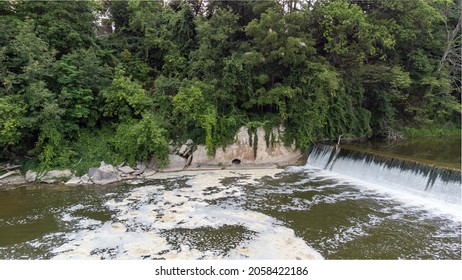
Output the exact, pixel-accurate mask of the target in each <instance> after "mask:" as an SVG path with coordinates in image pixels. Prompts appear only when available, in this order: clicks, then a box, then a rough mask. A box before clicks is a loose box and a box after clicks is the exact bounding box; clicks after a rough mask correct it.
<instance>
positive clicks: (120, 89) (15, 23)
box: [0, 0, 461, 167]
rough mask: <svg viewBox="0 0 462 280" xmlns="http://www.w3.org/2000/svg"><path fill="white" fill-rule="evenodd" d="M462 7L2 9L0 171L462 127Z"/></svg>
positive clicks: (432, 2)
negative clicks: (16, 162)
mask: <svg viewBox="0 0 462 280" xmlns="http://www.w3.org/2000/svg"><path fill="white" fill-rule="evenodd" d="M460 101H461V1H460V0H454V1H452V0H406V1H402V0H381V1H368V0H316V1H315V0H311V1H310V0H267V1H262V0H242V1H221V0H220V1H219V0H208V1H206V0H170V1H161V0H159V1H140V0H129V1H111V0H101V1H96V0H94V1H24V0H14V1H13V0H10V1H0V148H1V149H0V158H3V159H8V158H10V159H11V158H15V157H24V156H26V157H32V158H37V159H38V161H39V162H40V165H41V166H42V167H51V166H69V165H73V164H74V165H76V164H78V163H80V161H82V158H83V159H84V162H87V163H90V162H92V161H96V162H97V161H100V160H106V161H128V162H131V163H133V162H134V160H135V159H144V158H147V157H148V156H149V155H151V154H155V155H156V157H157V158H159V159H166V158H167V155H168V149H167V145H168V141H169V140H170V139H173V140H182V139H187V138H192V139H194V140H195V142H196V143H204V144H206V146H207V148H208V150H209V152H210V153H213V151H214V149H215V148H216V147H219V146H224V145H226V144H229V143H230V142H231V141H233V135H234V134H235V132H236V130H237V129H238V128H239V127H240V126H242V125H246V126H247V127H249V128H250V129H251V130H252V129H255V128H257V127H260V126H263V127H265V128H271V127H275V126H278V125H280V124H282V125H283V126H284V127H285V128H286V133H285V141H286V143H293V142H294V141H295V143H296V145H297V146H298V147H299V148H301V149H307V148H309V147H310V145H311V144H312V143H314V142H315V141H319V140H324V139H336V138H337V137H339V136H340V135H343V136H345V137H359V136H368V137H371V136H382V137H384V136H387V135H389V134H390V132H394V131H399V130H400V128H403V127H431V126H438V127H460V117H461V108H460Z"/></svg>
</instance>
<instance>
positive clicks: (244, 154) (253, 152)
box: [191, 127, 302, 168]
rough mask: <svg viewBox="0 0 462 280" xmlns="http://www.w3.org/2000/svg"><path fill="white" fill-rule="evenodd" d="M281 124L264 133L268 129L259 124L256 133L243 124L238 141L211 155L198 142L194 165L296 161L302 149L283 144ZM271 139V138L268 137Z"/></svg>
mask: <svg viewBox="0 0 462 280" xmlns="http://www.w3.org/2000/svg"><path fill="white" fill-rule="evenodd" d="M283 132H284V129H283V128H282V127H280V128H275V129H273V131H271V133H270V135H269V137H265V134H266V133H265V130H264V129H263V128H258V129H257V130H256V133H251V132H249V130H248V128H246V127H241V128H240V129H239V131H238V133H237V134H236V138H235V142H234V144H232V145H229V146H228V147H226V148H218V149H217V150H216V153H215V156H209V155H208V154H207V149H206V147H205V146H203V145H199V146H197V149H196V150H195V151H194V153H193V154H192V162H191V168H201V167H205V166H233V165H234V166H235V165H237V164H241V165H248V166H252V165H262V166H263V165H287V164H291V163H294V162H296V161H297V160H298V159H300V157H301V156H302V154H301V152H300V150H298V149H296V148H295V145H292V146H291V147H286V146H284V143H282V139H281V136H282V133H283ZM266 139H268V142H269V143H268V142H267V141H266Z"/></svg>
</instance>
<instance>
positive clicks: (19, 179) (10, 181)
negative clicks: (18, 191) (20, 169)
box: [0, 173, 26, 186]
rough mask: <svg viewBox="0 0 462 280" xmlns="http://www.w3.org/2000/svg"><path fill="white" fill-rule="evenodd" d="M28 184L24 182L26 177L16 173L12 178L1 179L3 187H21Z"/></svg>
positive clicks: (0, 182)
mask: <svg viewBox="0 0 462 280" xmlns="http://www.w3.org/2000/svg"><path fill="white" fill-rule="evenodd" d="M24 183H26V180H24V176H22V175H20V174H18V173H15V174H13V175H11V176H8V177H4V178H3V179H0V186H3V185H20V184H24Z"/></svg>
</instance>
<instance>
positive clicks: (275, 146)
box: [0, 127, 303, 186]
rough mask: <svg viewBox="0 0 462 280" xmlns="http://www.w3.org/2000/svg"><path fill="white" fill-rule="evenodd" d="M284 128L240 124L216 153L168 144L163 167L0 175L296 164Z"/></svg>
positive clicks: (102, 179) (33, 178) (66, 178)
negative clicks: (232, 137) (252, 129)
mask: <svg viewBox="0 0 462 280" xmlns="http://www.w3.org/2000/svg"><path fill="white" fill-rule="evenodd" d="M283 131H284V129H283V128H282V127H278V128H275V129H273V130H272V131H270V132H269V135H268V136H266V132H265V130H264V129H263V128H258V129H257V130H256V131H255V132H254V133H252V132H250V131H249V130H248V128H246V127H241V128H240V129H239V131H238V133H237V134H236V136H235V141H234V144H232V145H229V146H228V147H226V148H218V149H217V150H216V151H215V155H214V156H210V155H208V153H207V149H206V147H205V146H204V145H196V144H195V143H194V142H193V141H192V140H191V139H189V140H187V141H185V142H184V143H180V144H178V145H173V143H171V145H169V163H168V164H167V165H166V166H160V165H159V164H158V162H157V160H156V158H155V157H152V158H150V159H149V160H148V161H137V162H136V165H135V166H129V165H125V164H123V163H122V164H119V165H117V166H114V165H111V164H107V163H105V162H104V161H103V162H101V164H100V166H99V167H94V168H90V169H89V170H88V172H87V173H86V174H84V175H83V176H76V175H75V173H73V172H72V171H71V170H69V169H65V170H50V171H46V172H41V173H39V172H34V171H31V170H29V171H27V172H26V173H25V174H20V172H19V170H17V169H16V170H12V171H8V172H10V173H9V174H8V173H5V174H3V175H2V176H3V178H2V177H0V186H2V185H21V184H26V183H50V184H53V183H64V184H66V185H72V186H75V185H91V184H96V185H107V184H112V183H117V182H121V181H124V180H130V179H145V178H148V177H150V176H153V175H154V174H156V173H157V172H176V171H182V170H186V169H187V170H204V169H251V168H275V167H277V166H284V165H290V164H295V163H297V161H299V160H300V159H301V158H303V155H302V153H301V152H300V150H298V149H296V148H295V145H292V146H291V147H286V146H285V145H284V144H283V143H282V141H281V135H282V133H283Z"/></svg>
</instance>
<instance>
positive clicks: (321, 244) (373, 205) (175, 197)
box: [0, 138, 462, 259]
mask: <svg viewBox="0 0 462 280" xmlns="http://www.w3.org/2000/svg"><path fill="white" fill-rule="evenodd" d="M403 145H405V143H403ZM363 148H364V147H363ZM453 148H454V149H457V148H456V147H453ZM316 149H318V150H316ZM316 149H315V150H313V151H312V152H311V154H310V157H309V158H308V162H307V164H306V165H304V166H289V167H286V168H284V169H254V170H239V169H226V170H202V171H183V172H177V173H157V174H155V175H154V176H153V177H152V178H151V179H150V180H147V181H130V182H126V183H124V184H120V185H115V186H114V185H113V186H78V187H67V186H63V185H40V184H37V185H27V186H23V187H19V188H14V189H9V190H6V189H4V190H0V259H461V216H462V207H461V200H460V173H457V172H456V173H455V174H456V175H454V174H452V173H451V174H452V175H451V176H449V175H447V171H442V172H443V173H441V174H446V175H444V176H442V177H441V176H440V175H438V174H439V173H438V174H437V175H435V174H436V173H435V172H436V171H435V170H434V169H432V170H430V171H428V172H429V174H430V175H431V176H430V175H428V176H430V177H431V178H433V179H431V180H430V181H429V182H430V183H431V186H430V187H429V184H430V183H429V182H424V184H425V187H424V188H420V187H419V186H418V184H419V182H420V181H421V179H419V176H420V177H422V178H424V177H425V176H426V175H425V176H424V175H421V174H423V173H422V172H424V171H425V170H426V169H425V168H424V169H425V170H424V169H422V168H421V167H419V168H417V169H416V167H415V166H413V167H412V168H414V169H415V170H418V172H417V171H416V173H412V172H408V171H405V170H404V171H403V170H398V171H396V170H395V169H393V168H396V166H397V164H396V162H392V163H390V161H389V160H385V161H384V162H385V163H386V164H388V165H390V164H391V165H393V167H387V166H385V167H384V166H382V167H380V168H382V169H383V170H384V169H387V168H388V169H389V170H388V169H387V171H386V172H388V173H380V174H379V173H378V175H377V174H375V173H373V172H376V171H377V172H379V171H380V170H379V169H380V168H379V167H375V169H374V168H372V165H373V164H376V163H374V161H373V160H371V159H370V157H364V159H362V161H361V163H360V162H359V161H354V160H353V159H352V158H349V159H348V160H347V157H350V156H348V155H349V154H348V153H345V152H341V153H339V155H338V156H337V158H336V162H335V163H332V162H329V159H328V158H329V157H332V154H328V153H327V150H326V149H330V150H329V151H330V152H332V150H331V149H332V148H326V147H324V146H317V148H316ZM358 149H362V148H358ZM398 150H399V149H398ZM330 152H329V153H330ZM407 156H409V155H407ZM456 156H457V155H456ZM458 156H459V161H460V138H459V155H458ZM342 157H343V158H342ZM357 157H358V156H357V155H356V156H355V160H357ZM414 157H415V156H414ZM376 161H377V160H376ZM452 164H454V163H452ZM326 165H328V167H327V168H326ZM459 166H460V164H459ZM400 168H404V167H400ZM432 168H433V167H432ZM414 169H413V170H414ZM345 170H346V171H345ZM373 170H376V171H373ZM383 170H382V172H383ZM390 170H391V171H390ZM422 170H423V171H422ZM438 170H439V169H438ZM452 170H453V169H452ZM350 171H351V172H350ZM419 172H420V173H419ZM425 172H426V171H425ZM438 172H439V171H438ZM450 172H453V171H450ZM381 174H385V176H384V177H383V178H381V179H380V180H379V179H377V178H379V177H380V176H382V175H381ZM393 174H395V175H396V176H398V177H399V176H404V175H406V176H411V177H413V178H412V180H409V179H399V180H398V181H400V182H401V185H404V187H402V186H400V185H399V184H395V183H394V182H393V180H391V183H388V182H387V180H388V179H387V178H389V176H392V175H393ZM403 174H404V175H403ZM413 174H414V175H413ZM457 174H458V175H457ZM428 176H427V177H428ZM432 176H433V177H432ZM457 176H458V178H457ZM414 177H415V178H417V179H414ZM427 177H425V178H426V179H425V180H428V178H429V177H428V178H427ZM399 178H405V177H399ZM406 178H407V177H406ZM376 179H377V180H376ZM445 180H446V181H445ZM448 180H449V181H448ZM454 180H455V181H454ZM457 180H459V181H457ZM414 184H417V186H412V187H409V188H407V186H408V185H414ZM457 196H458V197H457Z"/></svg>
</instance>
